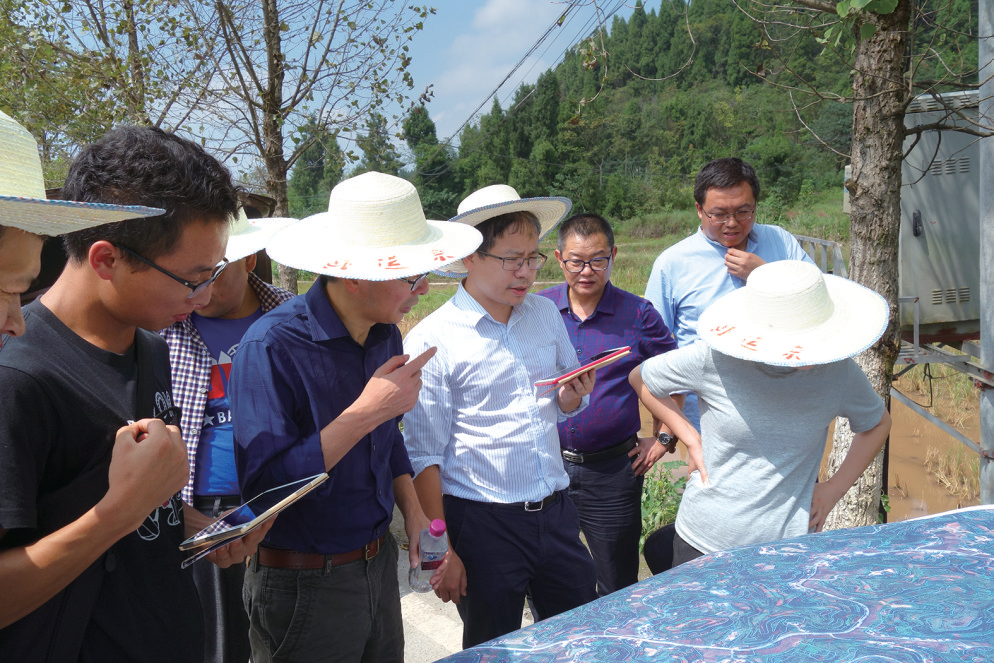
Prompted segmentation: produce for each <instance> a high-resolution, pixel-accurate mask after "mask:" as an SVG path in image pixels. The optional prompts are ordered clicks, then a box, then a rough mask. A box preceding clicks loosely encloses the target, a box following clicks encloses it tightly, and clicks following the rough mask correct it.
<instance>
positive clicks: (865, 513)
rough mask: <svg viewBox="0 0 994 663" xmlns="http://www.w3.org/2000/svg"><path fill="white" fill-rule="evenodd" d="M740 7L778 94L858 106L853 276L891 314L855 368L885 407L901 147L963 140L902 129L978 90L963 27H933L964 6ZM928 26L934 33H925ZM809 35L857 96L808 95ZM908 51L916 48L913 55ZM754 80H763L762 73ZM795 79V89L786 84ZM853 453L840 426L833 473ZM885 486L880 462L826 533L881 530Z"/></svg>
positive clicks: (892, 349) (892, 338)
mask: <svg viewBox="0 0 994 663" xmlns="http://www.w3.org/2000/svg"><path fill="white" fill-rule="evenodd" d="M736 4H737V5H738V7H739V8H740V9H741V10H742V11H744V12H746V13H747V14H748V15H749V16H750V17H751V18H752V19H753V20H754V21H756V23H757V24H758V25H759V26H760V27H761V29H762V30H763V33H764V42H765V44H766V45H767V47H768V48H769V51H770V53H771V55H772V57H773V59H774V60H775V61H776V63H778V65H779V67H782V72H783V73H782V75H780V76H774V77H771V78H772V80H771V82H772V83H773V84H775V85H781V86H784V87H789V88H790V89H791V93H792V94H795V95H796V94H800V93H801V92H802V89H801V88H804V89H806V90H813V91H814V94H816V95H818V96H819V97H820V98H822V99H835V100H837V101H842V102H844V103H851V104H852V111H853V115H852V146H851V152H850V158H851V161H852V178H851V179H850V180H848V181H847V182H846V188H847V189H848V190H849V194H850V204H851V209H852V211H851V217H850V218H851V221H850V233H849V236H850V242H851V253H850V263H851V264H850V267H849V275H850V278H852V279H853V280H854V281H856V282H858V283H861V284H863V285H865V286H867V287H869V288H872V289H873V290H875V291H877V292H879V293H880V294H881V295H883V296H884V298H885V299H886V300H887V302H888V304H889V306H890V313H891V316H890V324H889V327H888V329H887V331H886V332H885V333H884V335H883V337H882V338H881V339H880V341H879V342H877V344H876V345H875V346H874V347H872V348H871V349H870V350H868V351H867V352H865V353H863V354H862V355H860V356H859V357H858V358H857V361H858V362H859V363H860V365H861V366H862V368H863V370H864V372H865V373H866V374H867V376H868V377H869V378H870V382H871V383H872V384H873V386H874V388H875V389H876V390H877V392H878V393H879V394H880V396H881V397H882V398H883V399H884V402H885V403H889V402H890V385H891V381H892V378H893V372H894V361H895V360H896V358H897V354H898V351H899V349H900V336H899V332H900V330H899V318H898V315H897V313H898V308H897V307H898V301H897V298H898V234H899V230H900V222H901V162H902V160H903V157H904V149H903V146H904V141H905V138H907V137H913V136H915V135H916V134H920V133H921V132H922V131H930V130H931V131H934V130H960V131H962V130H964V129H963V128H962V127H955V126H953V125H952V124H951V123H942V122H940V123H938V124H936V125H930V126H928V127H915V128H911V129H906V128H905V124H904V115H905V109H906V108H907V105H908V103H909V102H910V101H911V97H912V96H914V95H915V94H917V93H921V92H932V93H934V92H938V91H942V90H945V89H951V88H954V87H966V86H969V85H970V84H971V82H972V81H975V80H976V73H977V72H976V59H974V60H972V61H971V60H970V57H969V51H970V49H969V48H968V47H964V43H963V41H962V40H961V39H957V38H955V36H956V33H957V32H959V33H960V35H962V34H963V29H962V24H961V25H960V26H952V25H950V24H949V23H947V24H946V25H945V26H942V29H943V30H948V31H949V33H950V34H952V35H953V38H951V39H949V40H948V41H946V40H942V39H939V38H938V37H937V36H936V34H935V33H934V31H935V30H936V29H939V28H940V26H939V25H937V24H936V22H935V19H934V16H935V15H937V13H939V14H941V13H943V12H946V13H949V12H948V10H949V8H957V11H958V15H959V16H960V18H961V19H962V14H963V12H962V11H961V9H962V7H963V6H964V4H966V3H965V2H958V1H957V0H953V1H952V2H943V3H938V2H928V1H927V0H926V1H925V2H918V3H914V2H912V0H842V1H841V2H833V1H830V0H794V1H793V2H789V3H786V4H785V5H784V6H781V7H774V6H772V5H767V4H764V3H761V2H758V1H757V0H750V1H749V2H745V1H743V0H736ZM916 5H917V8H916ZM937 7H941V8H945V9H936V8H937ZM930 12H931V13H932V16H933V18H931V19H930V18H929V15H930ZM967 14H969V12H968V11H967ZM923 26H925V27H927V28H928V29H927V30H919V28H921V27H923ZM968 27H969V24H968V25H967V28H968ZM812 35H813V36H815V37H816V38H817V39H819V40H820V42H821V43H822V44H823V45H824V46H825V48H826V51H828V52H830V53H831V54H833V55H834V56H835V57H839V58H842V59H844V60H845V61H846V62H847V63H848V65H849V68H851V70H852V72H853V76H852V89H851V94H849V95H845V94H841V95H840V94H837V93H834V92H832V91H825V90H819V89H817V88H816V87H812V86H811V83H810V81H809V80H808V79H807V78H805V76H804V75H802V74H801V73H800V70H799V69H798V68H797V67H796V64H797V62H798V61H799V60H800V58H798V57H796V53H797V51H798V40H803V39H805V38H810V37H811V36H812ZM919 37H921V38H922V39H921V40H919ZM912 44H916V49H915V50H912V48H911V47H912ZM755 73H756V75H759V76H767V74H766V73H765V72H759V71H756V72H755ZM790 77H793V79H794V80H793V81H791V82H789V83H788V82H787V81H788V79H789V78H790ZM795 110H796V112H797V113H798V115H799V116H800V114H801V108H800V107H799V106H798V105H795ZM989 127H990V124H989V122H988V123H987V127H986V128H983V127H976V126H974V127H971V128H967V129H966V130H967V131H970V132H972V133H976V134H977V135H988V134H989V133H990V131H989ZM851 443H852V432H851V431H850V430H849V428H848V423H847V422H846V421H845V420H839V422H837V424H836V432H835V439H834V443H833V447H832V452H831V457H830V459H829V470H830V472H834V471H835V470H836V469H837V468H838V467H839V466H840V465H841V463H842V460H843V459H844V458H845V455H846V453H847V452H848V450H849V446H850V444H851ZM882 479H883V477H882V463H881V458H880V457H878V458H877V460H876V461H875V462H874V463H873V464H872V465H871V466H870V467H869V468H868V469H867V471H866V472H865V473H864V475H863V476H862V477H861V478H860V479H859V481H857V483H856V485H855V486H854V487H853V489H852V490H850V491H849V492H848V493H847V494H846V496H845V497H843V499H842V500H841V501H840V502H839V506H838V507H837V508H836V509H835V510H833V512H832V514H831V516H830V517H829V520H828V523H827V527H829V528H838V527H851V526H859V525H866V524H871V523H875V522H876V521H877V513H878V508H879V507H878V505H879V500H880V493H881V486H882Z"/></svg>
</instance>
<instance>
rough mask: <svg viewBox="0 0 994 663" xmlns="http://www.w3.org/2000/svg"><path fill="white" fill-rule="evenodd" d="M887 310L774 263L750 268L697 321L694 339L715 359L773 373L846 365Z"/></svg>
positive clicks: (797, 268)
mask: <svg viewBox="0 0 994 663" xmlns="http://www.w3.org/2000/svg"><path fill="white" fill-rule="evenodd" d="M888 318H889V310H888V307H887V302H886V301H885V300H884V298H883V297H881V296H880V295H878V294H877V293H875V292H874V291H872V290H870V289H869V288H866V287H864V286H861V285H859V284H858V283H855V282H853V281H850V280H848V279H844V278H842V277H839V276H832V275H823V274H822V273H821V270H819V269H818V268H817V267H816V266H815V265H812V264H811V263H809V262H803V261H800V260H781V261H778V262H771V263H767V264H765V265H761V266H759V267H757V268H756V269H755V270H754V271H753V272H752V274H750V275H749V279H748V281H746V284H745V286H744V287H742V288H739V289H738V290H736V291H734V292H730V293H728V294H727V295H725V296H723V297H721V298H720V299H718V300H717V301H715V302H714V303H713V304H711V306H709V307H708V308H707V310H706V311H704V313H703V314H702V315H701V317H700V320H699V321H698V327H697V333H698V335H700V337H701V338H702V339H704V341H705V342H706V343H707V344H708V345H709V346H711V347H712V348H713V349H715V350H717V351H718V352H720V353H722V354H725V355H730V356H732V357H738V358H739V359H746V360H749V361H758V362H762V363H764V364H771V365H774V366H813V365H815V364H828V363H831V362H833V361H839V360H841V359H845V358H846V357H852V356H853V355H856V354H859V353H860V352H862V351H863V350H865V349H867V348H868V347H870V346H871V345H873V343H875V342H876V341H877V339H879V338H880V337H881V336H883V333H884V331H885V330H886V329H887V321H888Z"/></svg>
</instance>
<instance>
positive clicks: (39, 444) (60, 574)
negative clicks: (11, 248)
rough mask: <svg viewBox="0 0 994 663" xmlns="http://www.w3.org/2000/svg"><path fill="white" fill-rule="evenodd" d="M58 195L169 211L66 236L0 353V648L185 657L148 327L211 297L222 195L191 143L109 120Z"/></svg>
mask: <svg viewBox="0 0 994 663" xmlns="http://www.w3.org/2000/svg"><path fill="white" fill-rule="evenodd" d="M63 196H65V197H66V198H70V199H75V200H81V201H89V202H102V203H115V204H121V203H126V204H132V205H134V204H140V205H146V206H150V207H158V208H161V209H164V210H165V211H166V212H165V214H163V215H161V216H158V217H154V218H151V219H136V220H130V221H123V222H119V223H112V224H107V225H104V226H99V227H96V228H92V229H89V230H83V231H79V232H75V233H71V234H69V235H66V236H65V238H64V245H65V247H66V252H67V254H68V256H69V262H68V264H67V266H66V268H65V271H64V272H63V273H62V275H61V276H60V277H59V279H58V280H57V281H56V283H55V284H54V285H53V286H52V287H51V289H50V290H49V291H48V292H46V293H45V294H44V295H43V296H42V297H41V299H40V300H39V301H36V302H34V303H33V304H31V305H30V306H28V307H26V309H25V319H26V331H25V333H24V334H23V335H22V336H20V337H17V338H13V339H8V340H7V341H6V342H5V343H4V345H3V346H2V348H0V586H2V587H3V588H4V592H5V595H6V596H5V598H6V599H7V600H6V601H5V603H6V604H7V605H5V606H3V607H0V627H3V628H0V660H12V661H13V660H31V661H36V660H56V661H62V660H83V661H89V660H93V661H123V660H129V661H196V660H200V659H201V658H202V655H203V643H202V638H201V631H202V620H201V615H200V610H199V602H198V600H197V597H196V593H195V589H194V587H193V583H192V580H191V578H190V575H189V573H188V572H186V571H181V570H180V568H179V566H180V562H181V561H182V556H181V553H180V551H179V550H178V548H177V546H178V544H179V543H180V541H182V540H183V539H184V538H185V537H186V536H188V535H189V534H191V533H192V531H196V530H197V529H199V528H200V526H201V525H202V524H203V521H202V520H198V519H196V518H194V519H187V518H186V517H185V514H184V510H183V507H182V506H181V502H180V501H179V499H178V498H177V497H176V495H175V493H176V492H177V491H178V490H179V489H180V488H181V487H182V486H183V485H184V484H185V483H186V477H187V473H188V464H187V458H186V453H185V449H184V446H183V443H182V440H181V439H180V436H179V430H178V428H175V427H169V428H168V429H167V427H166V426H165V425H164V424H163V423H162V422H161V421H157V420H155V419H153V420H151V421H149V420H148V419H147V418H149V417H157V416H159V417H162V419H163V420H166V421H167V422H168V423H173V420H178V413H177V412H176V411H175V409H173V404H172V396H171V386H170V382H169V366H168V353H167V349H166V346H165V343H164V342H163V341H162V340H161V339H159V338H158V336H157V335H155V334H153V333H151V332H148V331H145V330H158V329H161V328H163V327H166V326H168V325H169V324H171V323H172V322H174V321H176V320H181V319H183V318H184V317H185V316H187V315H189V314H190V312H192V311H193V310H194V308H195V307H197V306H202V305H204V304H206V303H207V301H208V300H209V298H210V290H211V287H210V283H212V282H213V278H214V277H216V276H217V274H218V273H220V270H221V269H222V268H223V264H224V263H223V262H222V256H223V254H224V245H225V241H226V231H227V223H228V219H229V218H230V217H231V216H232V215H233V214H234V213H235V212H236V208H237V190H236V188H235V187H234V186H233V184H232V182H231V179H230V176H229V174H228V172H227V171H226V170H225V169H224V167H223V166H221V165H220V164H219V163H218V162H217V161H216V160H215V159H213V158H212V157H210V156H208V155H207V154H206V153H205V152H204V151H203V149H201V148H200V147H198V146H197V145H196V144H194V143H192V142H190V141H187V140H184V139H181V138H178V137H176V136H173V135H170V134H166V133H164V132H162V131H159V130H157V129H151V128H137V127H124V128H121V129H117V130H114V131H112V132H110V133H109V134H107V135H106V136H105V137H104V138H102V139H101V140H100V141H98V142H97V143H95V144H93V145H90V146H88V147H87V148H85V149H84V150H83V152H82V153H81V154H80V156H79V157H78V159H77V160H76V161H75V162H74V164H73V166H72V167H71V169H70V171H69V175H68V177H67V180H66V184H65V186H64V187H63ZM131 422H137V423H131ZM122 426H126V427H125V428H124V429H121V427H122ZM146 434H147V435H148V437H145V435H146ZM135 439H138V440H139V441H138V442H135ZM198 516H199V514H198ZM261 535H262V533H260V534H259V535H257V536H261ZM256 538H257V537H251V538H249V537H247V538H246V539H243V540H242V541H240V542H238V543H237V544H233V545H232V546H229V548H228V549H227V550H222V551H219V553H218V554H215V561H216V562H217V563H219V564H221V565H227V564H230V563H232V562H234V561H238V560H239V559H243V558H244V556H245V553H246V552H247V551H248V550H250V549H251V548H252V547H253V545H254V543H255V541H256Z"/></svg>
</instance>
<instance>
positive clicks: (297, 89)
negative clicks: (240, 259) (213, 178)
mask: <svg viewBox="0 0 994 663" xmlns="http://www.w3.org/2000/svg"><path fill="white" fill-rule="evenodd" d="M185 2H186V3H188V4H189V6H190V9H191V11H192V12H193V14H192V15H193V17H194V19H195V27H196V29H197V31H198V33H200V34H207V33H209V32H210V29H211V28H210V26H211V21H212V19H213V17H214V16H217V17H218V23H219V28H220V33H221V43H222V44H223V46H224V51H225V52H224V55H223V56H221V57H217V58H216V59H215V60H214V61H213V63H212V64H213V65H214V68H215V69H216V71H217V76H218V77H219V78H220V81H221V84H219V85H215V86H213V87H212V88H211V90H210V91H209V93H210V95H211V102H212V105H213V108H214V113H213V114H212V115H213V117H211V118H207V120H210V124H211V125H212V126H213V127H214V128H215V135H214V140H215V142H216V144H218V145H226V146H230V147H229V148H228V150H229V152H230V153H231V154H232V155H235V156H237V155H248V156H251V157H256V158H260V159H261V160H262V161H263V163H264V164H265V167H266V171H267V173H268V177H267V189H268V192H269V195H270V196H272V197H273V198H274V199H275V201H276V203H275V214H276V215H278V216H285V215H287V213H288V211H289V210H288V191H287V172H288V171H289V170H290V168H291V167H292V166H293V165H294V163H295V162H296V161H297V160H298V159H299V158H300V157H301V155H302V154H303V153H304V151H305V150H307V149H308V148H309V147H310V146H311V142H309V141H308V139H307V138H305V137H304V136H303V135H302V134H301V132H300V131H299V129H298V127H301V126H303V125H304V124H305V123H306V122H307V121H308V119H310V118H313V122H314V125H315V127H316V128H318V129H320V130H322V131H325V132H327V133H328V134H330V135H341V134H347V133H353V134H354V133H356V132H357V131H358V129H359V126H360V125H361V124H362V123H363V122H364V121H366V120H367V119H368V118H369V117H370V115H371V114H373V113H376V112H378V109H380V108H381V107H382V106H383V105H384V104H385V103H386V102H387V101H395V102H398V103H400V102H403V101H404V100H405V99H406V98H407V97H406V94H407V92H408V91H409V90H411V89H413V86H414V81H413V79H412V78H411V75H410V72H409V71H408V66H409V65H410V63H411V56H410V55H409V45H408V44H409V42H410V40H411V39H412V38H413V36H414V34H415V33H416V32H417V31H418V30H420V29H421V28H422V26H423V20H424V19H425V18H426V17H427V16H428V15H429V14H433V13H434V11H435V10H434V9H430V8H428V7H418V6H415V5H411V6H405V5H404V4H402V3H401V4H397V3H395V2H394V1H393V0H337V1H336V2H328V1H327V0H317V1H309V2H305V1H303V0H301V1H298V2H290V1H286V2H279V1H278V0H262V2H258V3H256V2H248V1H246V0H214V2H210V3H206V2H205V3H204V4H200V2H199V0H185ZM279 271H280V283H281V284H282V285H283V287H285V288H287V289H290V290H291V291H293V292H296V286H297V281H296V274H295V271H294V270H290V269H287V268H286V267H285V266H282V265H281V266H280V269H279Z"/></svg>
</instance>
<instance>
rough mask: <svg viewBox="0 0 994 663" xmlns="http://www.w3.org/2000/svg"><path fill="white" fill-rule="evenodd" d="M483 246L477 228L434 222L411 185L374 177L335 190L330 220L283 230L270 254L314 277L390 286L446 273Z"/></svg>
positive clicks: (325, 215) (326, 215) (324, 216)
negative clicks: (399, 280)
mask: <svg viewBox="0 0 994 663" xmlns="http://www.w3.org/2000/svg"><path fill="white" fill-rule="evenodd" d="M482 241H483V237H482V235H480V232H479V231H478V230H477V229H476V228H473V227H471V226H465V225H462V224H458V223H448V222H445V221H428V220H426V219H425V214H424V211H423V209H422V208H421V198H420V197H419V196H418V192H417V189H415V188H414V185H413V184H411V183H410V182H408V181H407V180H404V179H401V178H399V177H394V176H393V175H385V174H383V173H375V172H370V173H364V174H362V175H358V176H356V177H353V178H351V179H348V180H345V181H344V182H342V183H340V184H339V185H338V186H336V187H335V188H334V189H332V191H331V200H330V201H329V203H328V211H327V212H322V213H320V214H315V215H313V216H309V217H307V218H306V219H303V220H302V221H300V223H295V224H293V225H291V226H288V227H286V228H284V229H283V230H280V231H279V232H278V233H276V235H275V236H274V237H273V239H272V240H271V241H270V242H269V245H268V246H267V247H266V252H267V253H269V256H270V257H271V258H272V259H273V260H276V261H277V262H281V263H283V264H284V265H290V266H291V267H296V268H297V269H304V270H307V271H309V272H315V273H318V274H328V275H330V276H338V277H342V278H351V279H361V280H364V281H386V280H389V279H396V278H404V277H407V276H414V275H416V274H424V273H426V272H430V271H432V270H433V269H435V268H437V267H444V266H445V265H447V264H449V263H450V262H452V261H453V260H458V259H460V258H463V257H464V256H467V255H469V254H470V253H472V252H473V251H475V250H476V247H478V246H479V245H480V242H482Z"/></svg>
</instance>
